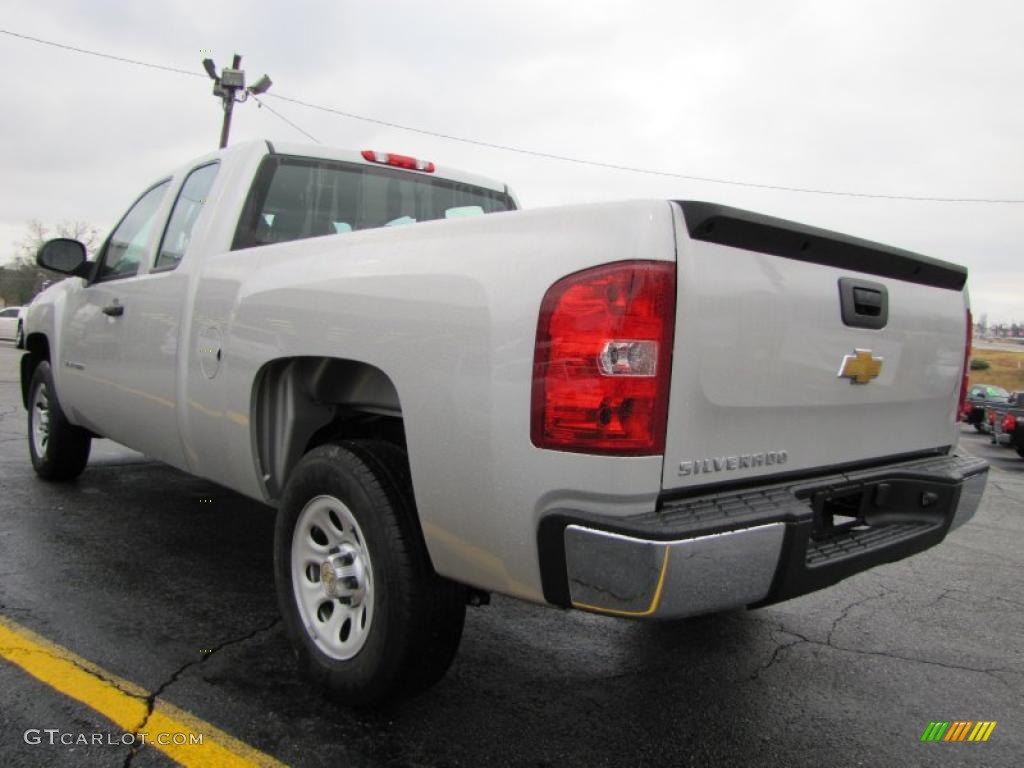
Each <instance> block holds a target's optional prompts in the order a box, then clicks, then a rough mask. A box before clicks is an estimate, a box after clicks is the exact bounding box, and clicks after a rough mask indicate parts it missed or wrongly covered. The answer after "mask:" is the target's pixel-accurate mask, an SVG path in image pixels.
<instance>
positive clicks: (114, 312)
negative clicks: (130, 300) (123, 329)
mask: <svg viewBox="0 0 1024 768" xmlns="http://www.w3.org/2000/svg"><path fill="white" fill-rule="evenodd" d="M103 314H104V315H110V316H111V317H120V316H121V315H123V314H124V307H123V306H121V305H120V304H118V303H117V302H116V301H115V302H114V303H113V304H110V305H109V306H106V307H104V308H103Z"/></svg>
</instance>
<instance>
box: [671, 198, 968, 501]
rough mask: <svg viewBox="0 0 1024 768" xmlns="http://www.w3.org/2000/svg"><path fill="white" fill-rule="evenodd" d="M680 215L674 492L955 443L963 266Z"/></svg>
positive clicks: (831, 238) (809, 232) (782, 229)
mask: <svg viewBox="0 0 1024 768" xmlns="http://www.w3.org/2000/svg"><path fill="white" fill-rule="evenodd" d="M674 208H675V226H676V239H677V256H678V279H677V285H678V288H677V290H678V295H677V304H676V333H675V343H674V350H673V363H672V385H671V394H670V400H669V414H668V431H667V438H666V446H665V467H664V475H663V487H664V488H665V489H682V488H688V487H694V486H699V485H706V484H709V483H722V482H735V481H742V480H746V479H750V478H755V477H763V476H766V475H776V474H780V473H784V472H785V473H790V472H796V473H799V472H811V471H813V470H817V469H825V468H833V467H835V466H837V465H855V464H857V463H858V462H865V461H877V460H879V459H880V458H884V457H897V456H906V455H914V454H921V453H925V452H928V451H934V450H935V449H943V448H945V447H947V446H950V445H951V444H953V443H954V442H955V439H956V434H957V432H956V424H955V411H956V400H957V392H958V388H959V386H960V381H961V375H962V368H963V364H964V343H965V334H966V315H965V311H966V307H965V294H964V292H963V285H964V282H965V280H966V270H964V269H963V268H961V267H957V266H955V265H951V264H946V263H944V262H940V261H936V260H933V259H928V258H925V257H921V256H917V255H916V254H911V253H908V252H905V251H899V250H897V249H892V248H887V247H885V246H880V245H877V244H875V243H869V242H867V241H861V240H855V239H853V238H848V237H845V236H843V235H837V234H835V233H831V232H827V231H824V230H817V229H813V228H810V227H803V226H801V225H797V224H792V223H790V222H785V221H781V220H778V219H771V218H768V217H763V216H758V215H756V214H749V213H746V212H743V211H737V210H735V209H729V208H723V207H718V206H711V205H708V204H704V203H679V204H678V205H675V206H674ZM841 281H845V285H846V288H845V291H846V293H847V298H846V299H845V300H844V299H842V298H841V294H842V293H843V291H842V290H841V284H842V282H841ZM853 289H857V290H856V293H855V294H854V293H853ZM877 301H881V303H882V304H883V306H882V307H880V308H879V307H876V306H875V304H876V302H877ZM844 306H846V307H847V316H846V317H845V318H844V309H843V308H844ZM879 310H882V314H881V316H880V314H879ZM886 312H887V317H884V315H885V314H886ZM883 321H884V322H883ZM880 323H882V327H877V328H873V327H870V326H871V325H878V324H880ZM840 373H845V374H847V375H846V376H841V375H840Z"/></svg>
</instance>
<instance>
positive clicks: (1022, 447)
mask: <svg viewBox="0 0 1024 768" xmlns="http://www.w3.org/2000/svg"><path fill="white" fill-rule="evenodd" d="M1013 449H1014V450H1015V451H1017V455H1018V456H1020V457H1021V458H1022V459H1024V443H1017V444H1016V445H1015V446H1013Z"/></svg>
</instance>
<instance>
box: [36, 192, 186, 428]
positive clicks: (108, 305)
mask: <svg viewBox="0 0 1024 768" xmlns="http://www.w3.org/2000/svg"><path fill="white" fill-rule="evenodd" d="M170 185H171V182H170V179H167V180H165V181H162V182H160V183H159V184H156V185H154V186H152V187H150V188H149V189H148V190H146V191H145V192H144V193H143V194H142V195H141V196H140V197H139V198H138V200H136V201H135V203H134V204H133V205H132V207H131V208H129V209H128V212H127V213H125V215H124V217H122V219H121V221H120V222H119V223H118V225H117V226H116V227H115V228H114V231H113V232H112V233H111V235H110V237H109V238H107V241H106V242H105V243H104V244H103V246H102V248H101V249H100V253H99V257H98V259H97V262H98V263H97V266H96V273H95V275H94V277H93V280H92V281H91V282H90V283H89V285H87V286H85V287H84V288H83V289H82V290H81V291H73V292H70V293H69V295H68V306H67V308H66V312H65V315H64V321H63V326H64V327H63V329H62V333H61V334H60V338H61V342H62V343H61V345H60V348H59V350H58V352H57V355H58V359H56V360H55V361H54V363H55V364H56V371H55V374H56V376H57V385H58V386H57V389H58V392H59V393H60V395H61V400H62V403H63V405H64V407H65V409H66V410H67V411H68V412H69V415H70V416H71V417H72V419H73V421H75V422H76V423H78V424H81V425H83V426H85V427H88V428H89V429H91V430H93V431H94V432H96V433H98V434H100V435H103V436H104V437H110V438H113V439H114V440H119V439H120V438H119V436H120V435H121V434H122V426H123V418H122V415H123V405H124V403H123V400H124V398H123V395H124V394H125V382H124V381H123V380H122V377H121V370H120V369H121V363H122V348H123V345H124V340H125V326H126V322H125V321H126V319H128V317H130V315H129V316H128V317H126V316H125V313H126V312H127V307H126V306H125V305H124V298H125V296H126V295H127V293H128V292H129V284H130V283H131V282H133V281H135V280H138V279H139V278H138V277H137V276H138V273H139V270H140V267H141V266H142V265H143V264H144V263H145V262H146V261H147V257H148V256H150V255H151V254H152V253H153V249H154V248H155V242H154V241H155V238H156V234H155V232H156V229H157V227H156V226H155V224H156V222H157V219H158V216H159V213H160V211H161V210H162V209H163V203H164V200H165V198H166V196H167V191H168V189H169V188H170Z"/></svg>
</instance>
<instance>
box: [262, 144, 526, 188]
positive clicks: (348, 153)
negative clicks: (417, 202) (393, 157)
mask: <svg viewBox="0 0 1024 768" xmlns="http://www.w3.org/2000/svg"><path fill="white" fill-rule="evenodd" d="M266 143H267V144H268V145H269V146H270V147H272V148H273V152H275V153H276V154H280V155H297V156H299V157H314V158H320V159H324V160H339V161H342V162H346V163H355V164H357V165H369V166H373V167H376V168H379V167H381V165H380V164H379V163H372V162H370V161H369V160H366V159H365V158H364V157H363V156H362V154H361V152H360V151H357V150H351V149H340V148H338V147H328V146H325V145H323V144H300V143H292V142H280V141H274V142H270V141H268V142H266ZM376 151H390V150H380V149H377V150H376ZM402 154H404V153H402ZM421 159H424V160H429V158H421ZM385 167H388V168H393V169H394V170H397V171H405V172H406V173H411V174H415V175H417V176H429V177H434V178H440V179H448V180H450V181H457V182H459V183H462V184H472V185H473V186H476V187H484V188H485V189H493V190H495V191H496V192H507V191H508V187H507V186H506V185H505V184H504V183H503V182H501V181H498V180H496V179H489V178H487V177H486V176H479V175H477V174H475V173H469V172H467V171H460V170H458V169H456V168H451V167H448V166H445V165H436V164H435V170H434V172H433V173H425V172H423V171H412V170H406V169H403V168H395V167H394V166H385Z"/></svg>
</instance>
